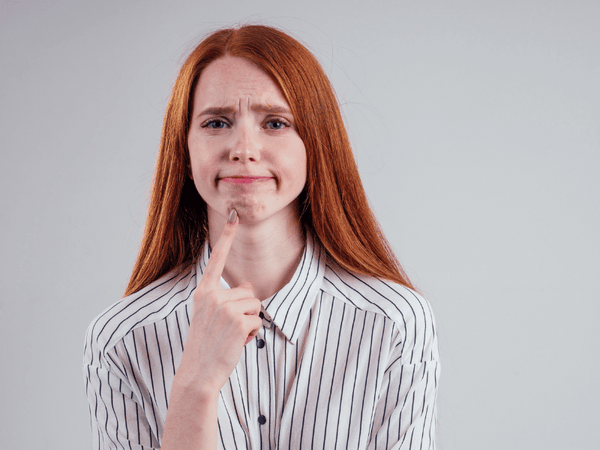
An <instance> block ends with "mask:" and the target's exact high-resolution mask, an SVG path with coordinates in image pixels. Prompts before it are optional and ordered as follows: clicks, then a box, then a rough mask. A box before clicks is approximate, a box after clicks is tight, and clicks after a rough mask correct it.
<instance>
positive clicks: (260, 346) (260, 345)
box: [256, 339, 265, 417]
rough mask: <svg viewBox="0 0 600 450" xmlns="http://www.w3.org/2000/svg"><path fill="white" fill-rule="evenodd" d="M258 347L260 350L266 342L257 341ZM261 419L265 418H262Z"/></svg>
mask: <svg viewBox="0 0 600 450" xmlns="http://www.w3.org/2000/svg"><path fill="white" fill-rule="evenodd" d="M256 346H257V347H258V348H263V347H264V346H265V341H263V340H262V339H257V340H256ZM261 417H263V416H261Z"/></svg>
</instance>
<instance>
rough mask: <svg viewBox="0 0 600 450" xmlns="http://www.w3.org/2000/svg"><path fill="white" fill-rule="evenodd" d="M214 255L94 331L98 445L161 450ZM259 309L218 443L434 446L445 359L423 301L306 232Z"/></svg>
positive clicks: (122, 304) (149, 290)
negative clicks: (294, 262) (283, 280)
mask: <svg viewBox="0 0 600 450" xmlns="http://www.w3.org/2000/svg"><path fill="white" fill-rule="evenodd" d="M208 257H209V251H208V246H205V249H204V252H203V254H202V257H201V258H200V261H199V262H198V264H197V265H195V266H194V267H191V268H190V269H188V270H187V271H185V272H184V273H181V274H176V273H171V274H169V275H167V276H165V277H163V278H161V279H160V280H157V281H156V282H154V283H152V284H151V285H150V286H148V287H146V288H144V289H143V290H141V291H140V292H138V293H136V294H133V295H131V296H129V297H126V298H124V299H123V300H121V301H119V302H118V303H116V304H114V305H112V306H111V307H110V308H108V309H107V310H106V311H105V312H104V313H102V314H101V315H100V316H98V317H97V318H96V319H95V320H94V321H93V322H92V324H91V325H90V327H89V328H88V332H87V335H86V340H85V349H84V354H85V356H84V365H83V370H84V375H85V378H86V392H87V396H88V401H89V406H90V414H91V422H92V431H93V439H94V448H96V449H151V448H160V439H161V436H162V432H163V425H164V421H165V416H166V413H167V408H168V399H169V394H170V389H171V384H172V382H173V377H174V375H175V371H176V369H177V367H178V365H179V363H180V361H181V356H182V353H183V348H184V343H185V340H186V337H187V334H188V330H189V325H190V312H191V309H190V308H191V299H192V297H193V293H194V290H195V288H196V285H197V282H198V279H199V277H201V274H202V272H203V270H204V268H205V266H206V262H207V260H208ZM222 283H223V284H224V281H222ZM263 315H264V318H263V327H262V329H261V330H260V332H259V333H258V335H257V337H256V339H254V340H253V341H252V342H250V343H249V344H248V345H247V346H246V347H245V349H244V351H243V352H242V357H241V358H240V362H239V363H238V365H237V367H236V368H235V370H234V371H233V373H232V374H231V376H230V378H229V381H228V382H227V383H226V384H225V386H224V387H223V389H222V390H221V396H220V399H219V411H218V414H219V417H218V419H219V420H218V425H219V430H218V434H219V440H220V444H219V448H226V449H250V448H253V449H312V448H315V449H338V448H339V449H373V450H375V449H377V450H380V449H403V450H407V449H411V450H415V449H434V448H435V423H436V406H435V403H436V391H437V385H438V375H439V357H438V353H437V341H436V333H435V323H434V318H433V315H432V311H431V308H430V306H429V304H428V303H427V301H426V300H424V299H423V298H422V297H420V296H419V295H418V294H416V293H415V292H413V291H411V290H410V289H407V288H405V287H403V286H399V285H396V284H392V283H389V282H384V281H380V280H377V279H375V278H369V277H364V276H356V275H354V274H351V273H348V272H347V271H345V270H344V269H342V268H340V267H339V266H337V265H336V264H335V263H333V262H332V261H330V260H329V259H328V258H327V257H326V255H325V253H324V252H323V251H322V249H321V248H320V247H319V246H318V245H315V244H314V243H313V241H312V239H311V238H310V236H309V238H308V239H307V245H306V250H305V253H304V256H303V258H302V260H301V262H300V264H299V266H298V268H297V270H296V273H295V275H294V277H293V278H292V280H291V281H290V283H288V285H287V286H285V287H284V288H283V289H282V290H281V291H279V292H278V293H277V294H275V295H274V296H273V297H271V298H270V299H267V300H265V301H263ZM261 341H262V342H261ZM259 342H260V343H259ZM262 344H264V345H262ZM261 421H262V422H264V424H261Z"/></svg>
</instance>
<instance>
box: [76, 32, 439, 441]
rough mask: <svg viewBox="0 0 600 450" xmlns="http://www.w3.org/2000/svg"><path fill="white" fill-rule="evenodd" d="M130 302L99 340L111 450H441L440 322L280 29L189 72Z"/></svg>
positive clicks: (89, 378)
mask: <svg viewBox="0 0 600 450" xmlns="http://www.w3.org/2000/svg"><path fill="white" fill-rule="evenodd" d="M125 294H126V297H125V298H123V299H122V300H121V301H119V302H117V303H116V304H114V305H113V306H111V307H110V308H109V309H107V310H106V311H105V312H104V313H102V314H101V315H100V316H98V317H97V318H96V319H95V320H94V321H93V322H92V324H91V325H90V327H89V329H88V333H87V337H86V343H85V358H84V373H85V376H86V391H87V396H88V400H89V404H90V412H91V417H92V428H93V435H94V442H95V447H96V448H100V449H113V448H116V449H122V448H123V449H125V448H127V449H130V448H131V449H150V448H162V449H164V450H175V449H185V450H192V449H216V448H226V449H234V448H236V449H242V448H244V449H246V448H255V449H256V448H273V449H275V448H279V449H304V448H319V449H334V448H339V449H392V448H394V449H433V448H435V423H436V406H435V402H436V391H437V384H438V374H439V363H438V352H437V342H436V334H435V326H434V319H433V316H432V313H431V309H430V307H429V305H428V303H427V302H426V301H425V300H424V299H423V298H422V297H421V296H420V295H419V294H418V293H416V292H415V290H414V288H413V286H412V285H411V283H410V281H409V280H408V278H407V277H406V275H405V274H404V272H403V270H402V268H401V266H400V264H399V263H398V261H397V260H396V258H395V256H394V255H393V253H392V251H391V249H390V246H389V245H388V243H387V241H386V240H385V237H384V236H383V233H382V232H381V229H380V228H379V226H378V224H377V222H376V220H375V218H374V216H373V214H372V212H371V210H370V208H369V205H368V202H367V200H366V196H365V194H364V191H363V188H362V185H361V182H360V178H359V175H358V171H357V168H356V165H355V162H354V159H353V156H352V152H351V149H350V145H349V142H348V138H347V135H346V131H345V128H344V125H343V122H342V119H341V116H340V112H339V109H338V105H337V101H336V98H335V95H334V93H333V90H332V88H331V86H330V84H329V81H328V79H327V77H326V76H325V74H324V72H323V70H322V69H321V67H320V65H319V64H318V62H317V61H316V59H315V58H314V57H313V56H312V54H311V53H310V52H309V51H308V50H306V48H304V47H303V46H302V45H301V44H299V43H298V42H297V41H295V40H294V39H292V38H291V37H289V36H288V35H286V34H285V33H282V32H281V31H278V30H276V29H273V28H270V27H265V26H243V27H240V28H237V29H224V30H220V31H217V32H215V33H213V34H211V35H210V36H209V37H207V38H206V39H205V40H204V41H203V42H202V43H201V44H200V45H198V47H196V49H195V50H194V51H193V52H192V53H191V55H190V56H189V57H188V59H187V60H186V62H185V63H184V65H183V67H182V68H181V71H180V74H179V77H178V78H177V81H176V82H175V86H174V88H173V93H172V95H171V99H170V102H169V106H168V108H167V112H166V115H165V122H164V127H163V134H162V140H161V147H160V154H159V157H158V162H157V166H156V175H155V180H154V186H153V191H152V198H151V201H150V207H149V212H148V219H147V223H146V230H145V235H144V240H143V243H142V246H141V250H140V254H139V257H138V260H137V262H136V265H135V267H134V270H133V274H132V276H131V280H130V282H129V286H128V287H127V291H126V293H125Z"/></svg>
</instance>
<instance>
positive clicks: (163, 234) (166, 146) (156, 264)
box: [125, 25, 413, 295]
mask: <svg viewBox="0 0 600 450" xmlns="http://www.w3.org/2000/svg"><path fill="white" fill-rule="evenodd" d="M226 55H228V56H234V57H240V58H244V59H246V60H247V61H250V62H252V63H253V64H255V65H256V66H258V67H259V68H260V69H262V70H263V71H264V72H265V73H266V74H268V75H269V76H270V77H271V78H272V79H273V81H274V82H275V83H276V85H277V86H279V88H280V89H281V91H282V93H283V96H284V98H285V99H286V100H287V102H288V104H289V106H290V109H291V112H292V114H293V116H294V120H295V124H296V127H297V132H298V134H299V136H300V138H301V139H302V141H303V142H304V146H305V149H306V159H307V181H306V186H305V188H304V190H303V192H302V194H301V198H300V202H299V204H300V205H301V206H300V208H301V211H300V213H301V216H300V217H301V221H302V225H303V227H304V230H305V232H309V233H312V235H313V236H314V237H315V239H316V240H317V241H318V242H319V243H320V244H321V245H322V246H323V248H324V249H325V250H326V252H327V254H328V255H329V257H330V258H332V259H333V260H334V261H335V262H336V263H337V264H339V265H340V266H341V267H343V268H345V269H347V270H349V271H351V272H354V273H356V274H364V275H370V276H374V277H378V278H382V279H387V280H390V281H393V282H396V283H400V284H402V285H405V286H408V287H410V288H413V286H412V284H411V282H410V280H409V279H408V276H407V275H406V273H405V272H404V270H403V269H402V266H401V265H400V263H399V262H398V260H397V259H396V257H395V255H394V252H393V251H392V249H391V247H390V245H389V243H388V241H387V240H386V238H385V236H384V234H383V232H382V230H381V227H380V226H379V224H378V222H377V220H376V219H375V216H374V215H373V212H372V211H371V208H370V205H369V202H368V200H367V197H366V194H365V192H364V189H363V186H362V183H361V180H360V176H359V173H358V169H357V166H356V163H355V160H354V156H353V154H352V149H351V147H350V142H349V140H348V135H347V133H346V129H345V127H344V122H343V120H342V116H341V113H340V110H339V106H338V101H337V98H336V96H335V94H334V91H333V89H332V87H331V85H330V83H329V79H328V78H327V76H326V75H325V72H324V71H323V69H322V68H321V65H320V64H319V62H318V61H317V59H316V58H315V57H314V56H313V55H312V53H311V52H309V51H308V50H307V49H306V48H305V47H304V46H303V45H302V44H300V43H299V42H298V41H297V40H295V39H294V38H292V37H290V36H289V35H287V34H286V33H284V32H282V31H280V30H278V29H276V28H272V27H268V26H264V25H244V26H241V27H239V28H228V29H221V30H218V31H216V32H214V33H212V34H210V35H209V36H208V37H206V38H205V39H204V40H203V41H202V42H201V43H200V44H199V45H198V46H197V47H196V48H195V49H194V50H193V51H192V52H191V53H190V55H189V56H188V57H187V59H186V60H185V62H184V63H183V66H182V67H181V70H180V72H179V75H178V77H177V80H176V81H175V85H174V87H173V91H172V93H171V97H170V100H169V104H168V106H167V111H166V113H165V118H164V123H163V130H162V136H161V141H160V149H159V155H158V159H157V162H156V169H155V175H154V181H153V186H152V193H151V197H150V203H149V208H148V217H147V220H146V227H145V230H144V236H143V240H142V244H141V247H140V251H139V254H138V257H137V261H136V263H135V265H134V268H133V272H132V275H131V278H130V280H129V284H128V286H127V289H126V291H125V295H129V294H132V293H134V292H137V291H138V290H140V289H142V288H144V287H146V286H147V285H149V284H150V283H152V282H153V281H155V280H157V279H158V278H160V277H161V276H163V275H164V274H166V273H168V272H170V271H172V270H174V269H177V268H180V269H183V268H185V267H187V266H188V265H190V264H193V263H194V262H195V261H196V260H197V259H198V258H199V256H200V251H201V248H202V245H203V243H204V242H205V241H206V239H207V238H208V217H207V207H206V203H205V202H204V200H203V199H202V198H201V197H200V195H199V194H198V191H197V190H196V187H195V185H194V182H193V181H192V180H191V178H190V177H189V176H188V170H189V169H188V168H189V164H190V159H189V150H188V145H187V140H188V132H189V129H190V123H191V116H192V111H193V98H194V91H195V88H196V85H197V84H198V80H199V78H200V75H201V73H202V70H204V68H205V67H206V66H207V65H209V64H210V63H211V62H213V61H215V60H216V59H218V58H222V57H224V56H226Z"/></svg>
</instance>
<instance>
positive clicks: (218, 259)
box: [202, 209, 239, 286]
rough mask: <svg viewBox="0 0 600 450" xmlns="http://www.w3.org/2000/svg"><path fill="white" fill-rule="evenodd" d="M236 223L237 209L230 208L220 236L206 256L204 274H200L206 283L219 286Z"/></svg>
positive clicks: (237, 221)
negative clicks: (208, 255)
mask: <svg viewBox="0 0 600 450" xmlns="http://www.w3.org/2000/svg"><path fill="white" fill-rule="evenodd" d="M238 223H239V220H238V217H237V211H236V210H235V209H232V210H231V213H230V214H229V219H228V220H227V222H225V225H224V226H223V231H221V236H219V239H218V240H217V243H216V244H215V247H214V248H213V249H212V252H211V254H210V258H208V262H207V263H206V268H205V269H204V274H203V275H202V279H203V280H206V282H207V283H208V284H212V285H213V286H219V282H220V280H221V274H222V273H223V268H224V267H225V261H227V255H229V250H230V249H231V244H232V243H233V239H234V238H235V233H236V231H237V227H238Z"/></svg>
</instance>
